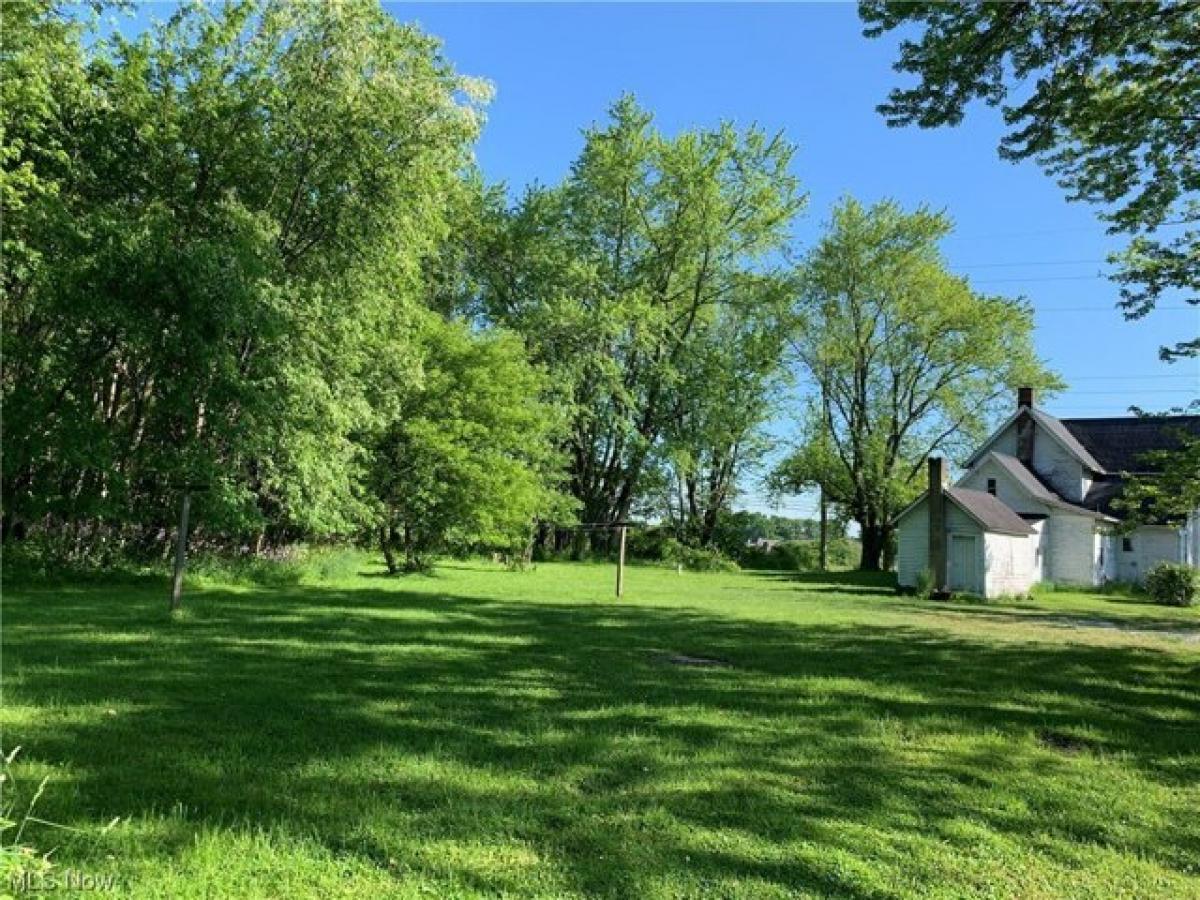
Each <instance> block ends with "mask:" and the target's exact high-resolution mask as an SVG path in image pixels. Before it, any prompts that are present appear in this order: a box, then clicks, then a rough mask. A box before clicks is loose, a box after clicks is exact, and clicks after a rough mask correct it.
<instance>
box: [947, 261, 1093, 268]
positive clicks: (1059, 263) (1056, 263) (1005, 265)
mask: <svg viewBox="0 0 1200 900" xmlns="http://www.w3.org/2000/svg"><path fill="white" fill-rule="evenodd" d="M1106 262H1108V260H1107V259H1047V260H1040V261H1037V262H995V263H958V264H956V265H955V266H954V267H955V268H956V269H1011V268H1015V267H1017V266H1083V265H1090V264H1093V263H1106Z"/></svg>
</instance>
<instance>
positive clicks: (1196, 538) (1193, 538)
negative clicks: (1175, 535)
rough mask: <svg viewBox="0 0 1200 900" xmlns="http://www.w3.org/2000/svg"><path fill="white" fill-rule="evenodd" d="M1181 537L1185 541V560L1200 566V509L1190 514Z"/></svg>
mask: <svg viewBox="0 0 1200 900" xmlns="http://www.w3.org/2000/svg"><path fill="white" fill-rule="evenodd" d="M1180 539H1181V541H1182V542H1183V554H1182V559H1183V562H1185V563H1188V564H1189V565H1193V566H1200V509H1198V510H1196V511H1195V512H1194V513H1192V514H1191V515H1190V516H1188V520H1187V525H1185V526H1184V527H1183V529H1182V533H1181V536H1180Z"/></svg>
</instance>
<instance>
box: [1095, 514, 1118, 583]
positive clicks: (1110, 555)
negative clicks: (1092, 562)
mask: <svg viewBox="0 0 1200 900" xmlns="http://www.w3.org/2000/svg"><path fill="white" fill-rule="evenodd" d="M1120 553H1121V541H1120V539H1119V538H1118V537H1117V536H1116V535H1115V534H1113V533H1112V532H1111V531H1109V530H1107V529H1104V528H1097V529H1096V578H1095V580H1094V582H1093V583H1094V584H1106V583H1108V582H1110V581H1116V580H1117V579H1118V577H1119V575H1118V572H1117V561H1118V560H1119V559H1120Z"/></svg>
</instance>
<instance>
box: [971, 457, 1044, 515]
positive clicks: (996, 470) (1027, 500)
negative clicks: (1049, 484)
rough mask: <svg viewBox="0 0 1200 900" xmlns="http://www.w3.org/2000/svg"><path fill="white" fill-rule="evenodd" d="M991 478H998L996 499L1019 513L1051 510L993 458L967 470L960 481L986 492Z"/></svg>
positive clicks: (1037, 512) (1038, 512)
mask: <svg viewBox="0 0 1200 900" xmlns="http://www.w3.org/2000/svg"><path fill="white" fill-rule="evenodd" d="M989 478H994V479H996V499H998V500H1000V501H1001V502H1002V503H1003V504H1004V505H1005V506H1007V507H1008V508H1009V509H1012V510H1014V511H1015V512H1018V513H1029V514H1031V515H1041V516H1044V515H1046V514H1047V513H1048V512H1049V510H1048V509H1047V507H1046V504H1044V503H1042V502H1040V501H1038V500H1034V499H1033V498H1031V497H1030V496H1029V492H1028V491H1027V490H1025V488H1023V487H1022V486H1021V485H1020V484H1019V483H1018V482H1017V480H1016V479H1015V478H1013V477H1012V476H1011V475H1009V474H1008V472H1007V470H1005V468H1004V467H1003V466H1001V465H999V464H998V463H996V462H994V461H992V460H985V461H984V462H981V463H980V464H979V465H977V466H976V467H975V468H973V469H971V470H970V471H969V472H967V474H966V475H964V476H963V477H962V478H961V479H960V480H959V482H958V483H959V484H960V485H961V486H962V487H965V488H970V489H971V490H973V491H984V492H986V491H987V483H988V479H989Z"/></svg>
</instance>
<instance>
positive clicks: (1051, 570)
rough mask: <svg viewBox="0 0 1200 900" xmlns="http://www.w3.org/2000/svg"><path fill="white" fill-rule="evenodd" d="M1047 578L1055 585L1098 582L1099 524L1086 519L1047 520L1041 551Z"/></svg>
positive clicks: (1057, 518)
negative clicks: (1097, 539) (1097, 543)
mask: <svg viewBox="0 0 1200 900" xmlns="http://www.w3.org/2000/svg"><path fill="white" fill-rule="evenodd" d="M1042 552H1043V555H1044V557H1045V566H1044V567H1043V571H1044V575H1045V577H1046V579H1047V580H1048V581H1053V582H1054V583H1055V584H1078V585H1092V584H1094V583H1095V578H1096V574H1095V560H1096V525H1095V520H1094V519H1090V518H1088V517H1086V516H1065V515H1055V516H1051V517H1050V518H1049V519H1047V520H1046V526H1045V538H1044V543H1043V548H1042Z"/></svg>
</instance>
